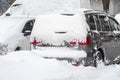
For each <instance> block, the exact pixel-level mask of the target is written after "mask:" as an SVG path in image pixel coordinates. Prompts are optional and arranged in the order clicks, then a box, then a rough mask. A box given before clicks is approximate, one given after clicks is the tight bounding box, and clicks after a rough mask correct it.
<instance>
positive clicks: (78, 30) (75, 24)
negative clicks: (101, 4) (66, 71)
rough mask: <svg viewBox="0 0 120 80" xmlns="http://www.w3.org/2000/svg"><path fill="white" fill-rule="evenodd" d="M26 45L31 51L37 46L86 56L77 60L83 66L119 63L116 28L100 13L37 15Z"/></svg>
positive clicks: (119, 38)
mask: <svg viewBox="0 0 120 80" xmlns="http://www.w3.org/2000/svg"><path fill="white" fill-rule="evenodd" d="M30 41H31V44H33V45H34V48H36V47H35V46H36V45H38V46H39V47H42V48H45V47H68V48H72V49H77V50H80V51H81V50H84V51H85V52H86V53H87V56H86V57H79V59H78V60H79V63H83V62H84V65H94V66H97V62H98V61H99V60H102V61H103V62H104V63H105V64H113V63H118V62H119V61H120V57H119V56H120V25H119V24H118V22H117V21H116V20H115V19H114V18H113V17H111V16H109V15H107V14H106V13H105V12H102V11H95V10H83V9H82V10H79V11H78V12H75V13H74V14H53V15H40V16H39V17H37V19H36V21H35V25H34V28H33V31H32V34H31V38H30ZM38 46H37V47H38ZM64 59H65V57H64ZM81 59H82V60H81ZM81 61H82V62H81Z"/></svg>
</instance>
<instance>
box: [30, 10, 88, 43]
mask: <svg viewBox="0 0 120 80" xmlns="http://www.w3.org/2000/svg"><path fill="white" fill-rule="evenodd" d="M88 30H89V28H88V24H87V23H86V20H85V15H84V13H83V12H79V14H75V15H73V16H66V15H59V14H52V15H40V16H38V17H37V18H36V22H35V24H34V28H33V31H32V34H31V40H33V38H34V37H36V38H37V40H38V41H43V42H44V43H52V44H58V43H61V44H62V42H64V41H68V42H69V41H72V40H77V41H85V40H86V36H87V31H88ZM57 32H58V33H59V32H66V33H64V34H60V33H59V34H58V33H57Z"/></svg>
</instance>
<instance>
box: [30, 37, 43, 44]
mask: <svg viewBox="0 0 120 80" xmlns="http://www.w3.org/2000/svg"><path fill="white" fill-rule="evenodd" d="M30 44H33V45H37V44H42V41H37V40H36V38H34V40H33V41H32V42H30Z"/></svg>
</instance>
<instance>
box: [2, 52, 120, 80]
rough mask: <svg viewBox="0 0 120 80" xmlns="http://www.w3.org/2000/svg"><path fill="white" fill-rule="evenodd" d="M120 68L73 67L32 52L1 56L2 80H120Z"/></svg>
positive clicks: (117, 66) (116, 66)
mask: <svg viewBox="0 0 120 80" xmlns="http://www.w3.org/2000/svg"><path fill="white" fill-rule="evenodd" d="M119 79H120V66H119V65H111V66H103V65H102V64H101V65H100V66H99V67H98V68H94V67H84V66H79V67H76V66H72V65H71V64H69V63H67V62H66V61H57V60H55V59H44V58H42V57H40V56H38V55H37V54H36V53H33V52H32V51H21V52H12V53H9V54H7V55H5V56H0V80H119Z"/></svg>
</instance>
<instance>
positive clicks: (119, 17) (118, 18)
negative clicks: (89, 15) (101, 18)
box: [115, 14, 120, 24]
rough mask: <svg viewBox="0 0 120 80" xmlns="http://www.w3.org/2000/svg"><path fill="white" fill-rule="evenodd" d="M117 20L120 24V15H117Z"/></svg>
mask: <svg viewBox="0 0 120 80" xmlns="http://www.w3.org/2000/svg"><path fill="white" fill-rule="evenodd" d="M115 19H116V20H117V21H118V23H119V24H120V14H117V15H115Z"/></svg>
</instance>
